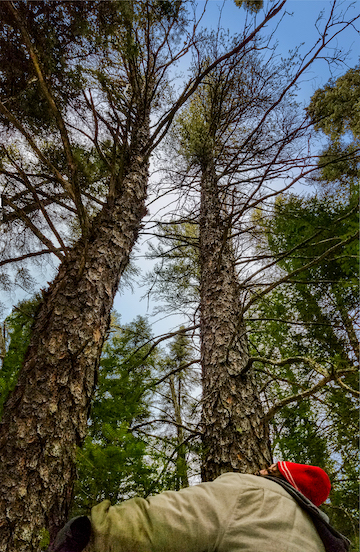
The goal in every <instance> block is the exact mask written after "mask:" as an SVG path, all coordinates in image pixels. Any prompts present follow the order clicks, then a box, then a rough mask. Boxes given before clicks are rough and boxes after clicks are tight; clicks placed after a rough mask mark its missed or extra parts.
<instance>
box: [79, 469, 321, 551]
mask: <svg viewBox="0 0 360 552" xmlns="http://www.w3.org/2000/svg"><path fill="white" fill-rule="evenodd" d="M91 525H92V539H91V542H90V545H89V548H87V550H89V551H91V552H212V551H213V552H240V551H241V552H324V551H325V548H324V545H323V543H322V541H321V539H320V537H319V535H318V533H317V531H316V529H315V527H314V525H313V523H312V521H311V519H310V518H309V516H308V514H306V512H304V511H303V510H302V509H301V508H300V506H298V505H297V503H296V502H295V500H294V499H293V498H292V497H291V496H290V495H289V494H288V493H287V491H286V490H285V489H283V488H282V487H281V486H279V485H277V484H276V483H274V482H273V481H270V480H268V479H265V478H263V477H256V476H254V475H243V474H238V473H226V474H224V475H222V476H220V477H218V478H217V479H216V480H215V481H213V482H211V483H201V484H200V485H196V486H194V487H188V488H186V489H182V490H181V491H165V492H163V493H161V494H159V495H156V496H154V497H150V498H148V499H146V500H145V499H142V498H132V499H130V500H127V501H126V502H123V503H122V504H120V505H118V506H111V505H110V502H109V501H108V500H105V501H104V502H102V503H100V504H99V505H97V506H95V507H94V508H93V509H92V512H91Z"/></svg>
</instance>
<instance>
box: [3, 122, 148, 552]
mask: <svg viewBox="0 0 360 552" xmlns="http://www.w3.org/2000/svg"><path fill="white" fill-rule="evenodd" d="M148 119H149V118H148V116H147V115H146V116H144V118H143V120H142V122H141V124H140V125H139V128H138V131H137V133H136V135H135V139H133V140H132V147H131V148H130V151H131V156H130V159H129V163H128V167H130V170H128V173H127V174H126V176H125V177H124V179H123V181H122V182H118V183H117V184H118V187H119V189H120V190H122V193H119V195H118V197H117V198H116V199H115V200H114V202H113V204H112V205H111V204H108V205H107V206H106V207H105V208H104V209H103V211H102V212H101V213H100V214H99V215H98V217H97V218H96V219H95V220H94V223H93V225H92V228H91V231H90V235H89V238H88V240H87V247H86V248H84V244H83V243H82V241H79V242H78V243H77V244H76V245H75V246H74V248H73V250H72V251H71V252H70V253H69V255H68V256H67V257H66V259H65V260H64V261H63V262H62V264H61V265H60V268H59V271H58V274H57V276H56V278H55V280H54V281H53V283H52V284H51V285H50V287H49V289H48V291H47V292H46V293H44V297H43V301H42V303H41V305H40V307H39V313H38V315H37V317H36V323H35V327H34V331H33V338H32V341H31V343H30V346H29V349H28V351H27V355H26V358H25V363H24V367H23V370H22V372H21V374H20V377H19V380H18V383H17V386H16V388H15V390H14V392H13V394H12V395H11V397H10V398H9V400H8V402H7V404H6V405H5V408H4V416H3V419H2V421H1V425H0V493H1V497H2V499H1V503H0V550H1V551H5V550H6V551H8V550H16V551H19V552H20V551H24V552H25V550H26V552H30V551H35V550H38V546H39V542H40V540H41V536H42V533H43V530H44V529H45V528H50V535H51V538H52V537H53V536H54V535H55V534H56V532H57V531H58V529H59V528H60V527H61V526H62V525H63V524H64V522H65V521H66V517H67V512H68V508H69V504H70V500H71V495H72V487H73V481H74V470H75V449H76V444H77V443H80V442H81V441H82V440H83V438H84V436H85V432H86V424H87V413H88V409H89V405H90V399H91V394H92V391H93V388H94V385H95V374H96V369H97V366H98V363H99V358H100V353H101V348H102V345H103V341H104V337H105V335H106V330H107V327H108V324H109V317H110V311H111V308H112V305H113V300H114V296H115V293H116V291H117V287H118V283H119V279H120V276H121V274H122V272H123V270H124V268H125V266H126V265H127V263H128V259H129V254H130V251H131V249H132V247H133V245H134V243H135V241H136V238H137V234H138V231H139V227H140V222H141V219H142V217H143V216H144V214H145V206H144V201H145V197H146V186H147V180H148V160H147V158H146V157H145V156H144V154H143V153H142V152H143V151H144V148H143V146H144V144H145V143H146V142H147V141H148V134H149V133H148V126H149V120H148ZM34 535H37V537H35V538H34Z"/></svg>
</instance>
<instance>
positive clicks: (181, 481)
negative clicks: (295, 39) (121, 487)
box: [169, 375, 189, 490]
mask: <svg viewBox="0 0 360 552" xmlns="http://www.w3.org/2000/svg"><path fill="white" fill-rule="evenodd" d="M169 384H170V391H171V399H172V403H173V406H174V412H175V421H176V423H177V426H176V436H177V451H176V490H179V489H182V488H184V487H188V486H189V479H188V475H187V472H188V466H187V462H186V446H185V443H184V430H183V428H182V416H181V402H180V401H181V390H180V385H181V384H180V381H178V386H179V392H178V393H176V389H175V378H174V375H171V376H170V378H169Z"/></svg>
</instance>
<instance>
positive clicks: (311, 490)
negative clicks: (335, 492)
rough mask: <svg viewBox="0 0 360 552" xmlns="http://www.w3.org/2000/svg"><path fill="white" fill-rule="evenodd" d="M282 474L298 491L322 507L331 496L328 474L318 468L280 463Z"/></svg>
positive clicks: (292, 463)
mask: <svg viewBox="0 0 360 552" xmlns="http://www.w3.org/2000/svg"><path fill="white" fill-rule="evenodd" d="M277 466H278V468H279V471H280V473H281V474H282V475H283V476H284V477H285V479H286V481H288V482H289V483H290V484H291V485H292V486H293V487H295V489H296V490H298V491H300V492H301V493H302V494H303V495H304V496H306V498H308V499H309V500H311V502H313V503H314V504H315V506H320V504H322V503H323V502H325V500H326V499H327V497H328V496H329V494H330V489H331V484H330V479H329V477H328V475H327V473H325V472H324V470H322V469H321V468H318V467H317V466H308V465H307V464H295V463H294V462H278V464H277Z"/></svg>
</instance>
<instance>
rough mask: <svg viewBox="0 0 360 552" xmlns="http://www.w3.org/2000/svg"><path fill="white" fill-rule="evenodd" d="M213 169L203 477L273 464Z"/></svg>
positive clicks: (204, 333)
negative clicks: (249, 354)
mask: <svg viewBox="0 0 360 552" xmlns="http://www.w3.org/2000/svg"><path fill="white" fill-rule="evenodd" d="M224 219H225V217H224V216H223V215H222V213H221V205H220V200H219V190H218V185H217V180H216V175H215V169H214V167H213V165H212V164H211V163H208V164H207V166H206V167H204V168H203V172H202V182H201V213H200V267H201V287H200V296H201V298H200V301H201V303H200V304H201V319H200V332H201V359H202V378H203V408H202V427H203V446H204V452H203V461H202V479H203V480H204V481H211V480H213V479H215V478H216V477H218V476H219V475H221V474H222V473H225V472H227V471H241V472H243V473H253V472H255V471H257V470H258V469H259V468H262V467H265V466H266V465H268V464H269V462H271V452H270V444H269V437H268V433H269V432H268V426H267V424H265V423H263V420H262V418H263V409H262V405H261V402H260V399H259V391H258V388H257V385H256V381H255V378H254V374H253V373H252V371H251V370H249V371H247V372H246V373H242V371H243V369H244V367H245V366H246V364H247V361H248V340H247V335H246V328H245V324H244V321H243V318H242V308H241V307H242V305H241V289H240V285H239V282H238V276H237V274H236V271H235V263H234V254H233V251H232V247H231V240H229V239H227V238H228V231H227V227H226V221H225V220H224Z"/></svg>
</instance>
